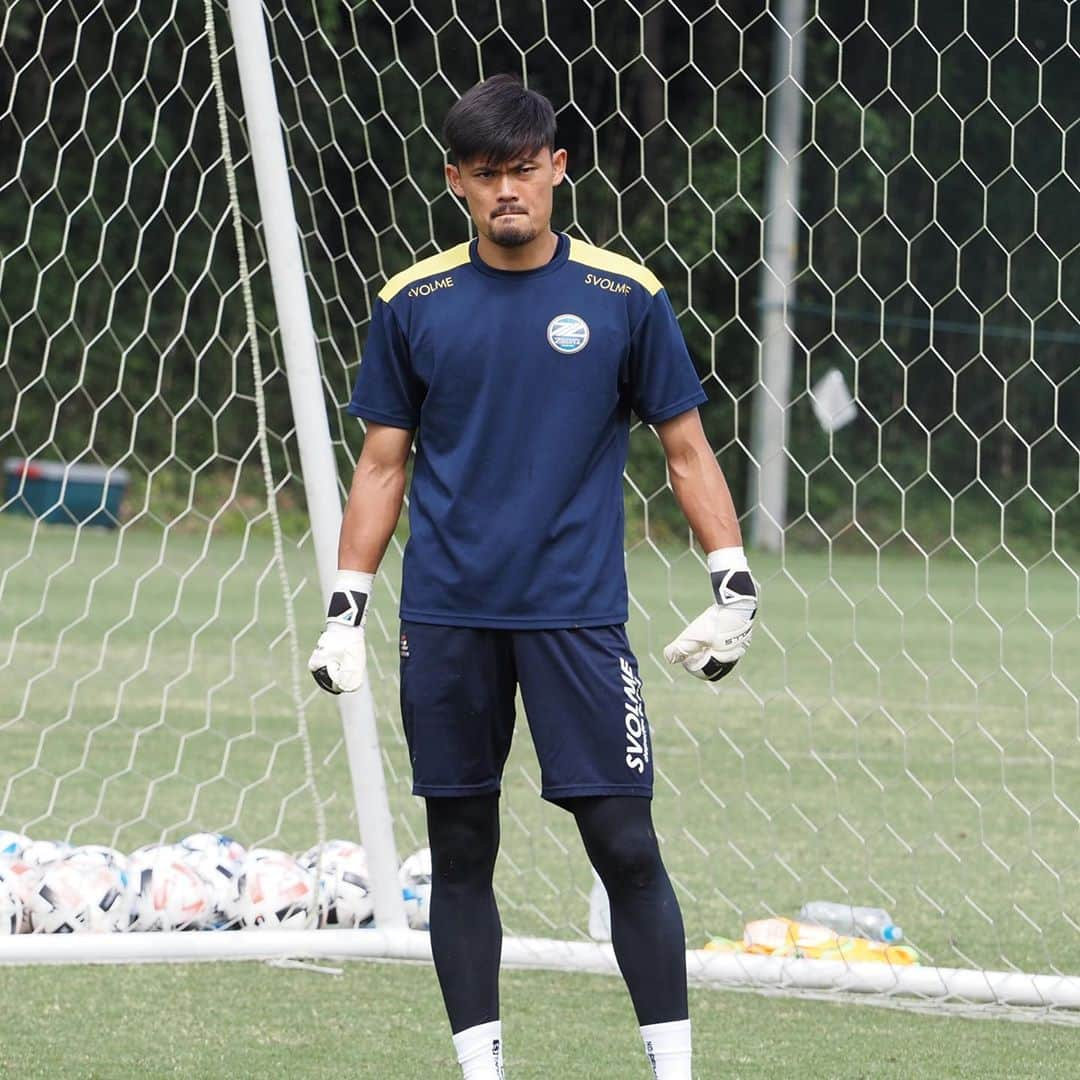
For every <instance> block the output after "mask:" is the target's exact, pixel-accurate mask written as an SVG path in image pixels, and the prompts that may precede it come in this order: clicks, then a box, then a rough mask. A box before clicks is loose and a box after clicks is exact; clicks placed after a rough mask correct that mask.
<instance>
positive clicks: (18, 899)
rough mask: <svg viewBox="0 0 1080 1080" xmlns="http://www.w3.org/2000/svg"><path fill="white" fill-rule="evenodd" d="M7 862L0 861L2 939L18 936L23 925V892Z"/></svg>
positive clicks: (0, 926) (0, 934)
mask: <svg viewBox="0 0 1080 1080" xmlns="http://www.w3.org/2000/svg"><path fill="white" fill-rule="evenodd" d="M10 865H11V864H10V863H9V862H8V861H7V860H0V937H5V936H6V935H8V934H18V933H21V931H22V925H23V902H22V890H21V886H20V883H19V881H18V880H17V878H16V876H15V873H14V872H13V871H12V870H11V868H10Z"/></svg>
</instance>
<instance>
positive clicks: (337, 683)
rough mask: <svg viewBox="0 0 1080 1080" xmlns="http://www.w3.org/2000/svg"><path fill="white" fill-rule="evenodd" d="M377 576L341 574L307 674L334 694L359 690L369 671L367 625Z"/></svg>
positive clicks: (351, 573)
mask: <svg viewBox="0 0 1080 1080" xmlns="http://www.w3.org/2000/svg"><path fill="white" fill-rule="evenodd" d="M374 580H375V575H374V574H364V573H361V572H360V571H359V570H339V571H338V575H337V578H336V579H335V581H334V593H333V595H332V596H331V597H330V606H329V608H328V609H327V612H326V629H325V630H324V631H323V632H322V633H321V634H320V635H319V640H318V642H317V643H316V645H315V651H314V652H313V653H312V654H311V658H310V659H309V660H308V670H309V671H310V672H311V674H312V676H313V677H314V679H315V681H316V682H317V683H318V684H319V686H321V687H322V689H323V690H326V691H327V692H328V693H331V694H350V693H352V692H353V691H354V690H359V689H360V687H361V686H362V685H363V682H364V674H365V672H366V670H367V652H366V650H365V648H364V625H365V624H366V623H367V613H368V601H369V599H370V598H371V585H372V582H374Z"/></svg>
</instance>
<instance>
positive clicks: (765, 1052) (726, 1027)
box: [0, 964, 1080, 1080]
mask: <svg viewBox="0 0 1080 1080" xmlns="http://www.w3.org/2000/svg"><path fill="white" fill-rule="evenodd" d="M502 986H503V993H502V1006H503V1015H504V1017H505V1019H504V1021H503V1035H504V1039H505V1043H506V1054H507V1065H508V1076H509V1077H510V1078H511V1080H553V1078H556V1077H558V1078H567V1080H570V1078H573V1080H645V1078H646V1077H647V1076H648V1075H649V1072H650V1070H649V1068H648V1065H647V1064H646V1062H645V1058H644V1055H643V1054H642V1051H641V1041H640V1037H639V1035H638V1032H637V1029H636V1027H635V1026H634V1023H633V1020H632V1018H631V1017H632V1014H631V1011H630V1008H629V1004H628V1001H627V999H626V994H625V991H624V990H623V989H622V986H621V984H620V983H618V982H617V981H616V980H614V979H605V978H602V977H599V976H576V977H569V978H568V977H566V976H559V975H554V974H547V973H543V972H530V973H523V972H508V973H506V974H505V975H504V977H503V984H502ZM0 994H2V996H3V1000H4V1002H5V1010H4V1011H5V1016H4V1023H3V1028H2V1032H3V1034H2V1035H0V1076H11V1077H19V1078H23V1077H45V1076H48V1077H54V1076H70V1077H80V1078H83V1077H93V1078H95V1080H113V1078H120V1077H130V1076H139V1077H155V1078H156V1077H166V1076H168V1077H216V1078H223V1080H225V1078H227V1080H241V1078H244V1077H252V1076H288V1077H290V1078H292V1077H296V1078H314V1077H322V1078H329V1077H350V1078H353V1077H355V1078H357V1080H360V1078H363V1080H454V1078H455V1077H460V1071H459V1070H458V1068H457V1066H456V1065H454V1062H453V1054H452V1049H451V1046H450V1040H449V1037H448V1029H447V1027H446V1021H445V1019H444V1018H443V1016H442V1012H441V1009H442V1005H441V1002H440V1001H439V999H438V991H437V990H436V988H435V980H434V976H433V975H432V974H431V972H430V971H429V970H428V969H427V968H424V967H413V966H406V965H386V964H349V965H346V967H345V970H344V974H343V975H342V976H340V977H336V978H330V977H328V976H325V975H318V974H313V973H310V972H303V971H285V970H279V969H275V968H270V967H266V966H256V965H250V964H234V965H209V966H206V965H197V966H194V965H193V966H184V967H168V966H158V965H153V966H151V967H139V968H131V969H108V968H74V969H70V970H66V971H65V972H64V973H63V975H62V976H59V975H58V973H57V972H56V971H55V970H53V969H40V968H38V969H30V970H26V969H21V970H9V969H8V970H5V969H0ZM691 1011H692V1014H693V1023H694V1030H695V1036H694V1038H695V1062H696V1064H695V1071H694V1072H695V1076H696V1077H698V1078H699V1080H720V1078H724V1080H738V1078H742V1077H746V1078H760V1077H770V1078H776V1080H786V1078H788V1077H791V1076H795V1075H797V1076H804V1077H814V1078H819V1077H820V1078H829V1080H856V1078H859V1080H862V1078H869V1077H874V1078H878V1077H896V1078H905V1080H908V1078H912V1077H933V1078H935V1080H937V1078H941V1077H949V1078H965V1080H967V1078H975V1080H986V1078H995V1077H998V1078H1006V1077H1007V1078H1010V1080H1014V1078H1016V1077H1027V1076H1032V1077H1034V1076H1038V1077H1046V1078H1048V1080H1053V1078H1061V1080H1065V1078H1069V1077H1073V1076H1075V1075H1076V1073H1077V1070H1078V1069H1080V1051H1078V1050H1077V1046H1076V1033H1075V1031H1071V1030H1068V1029H1064V1028H1056V1027H1048V1026H1045V1025H1035V1024H1008V1023H991V1022H986V1023H982V1022H978V1021H971V1020H961V1019H954V1018H941V1017H928V1016H915V1015H910V1014H905V1013H899V1012H896V1011H895V1010H891V1009H873V1008H868V1007H852V1006H846V1005H843V1004H832V1003H826V1002H819V1001H791V1000H787V999H783V998H766V997H761V996H758V995H756V994H746V993H735V992H728V993H717V992H712V991H698V992H695V993H693V994H692V995H691Z"/></svg>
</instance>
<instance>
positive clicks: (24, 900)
mask: <svg viewBox="0 0 1080 1080" xmlns="http://www.w3.org/2000/svg"><path fill="white" fill-rule="evenodd" d="M0 877H3V878H6V879H7V883H8V886H9V887H10V889H11V891H12V892H13V893H14V894H15V895H16V896H17V897H18V899H19V903H20V904H21V905H22V926H21V927H20V929H19V933H21V934H29V933H30V897H31V895H32V894H33V892H34V890H35V889H36V888H37V883H38V879H39V878H40V877H41V869H40V868H39V867H37V866H31V865H30V864H29V863H27V862H23V861H22V859H5V858H2V857H0Z"/></svg>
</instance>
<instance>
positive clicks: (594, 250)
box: [569, 240, 663, 296]
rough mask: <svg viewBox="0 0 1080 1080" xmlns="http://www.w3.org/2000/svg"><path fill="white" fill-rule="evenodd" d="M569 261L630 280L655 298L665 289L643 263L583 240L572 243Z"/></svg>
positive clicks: (572, 241)
mask: <svg viewBox="0 0 1080 1080" xmlns="http://www.w3.org/2000/svg"><path fill="white" fill-rule="evenodd" d="M569 259H570V261H571V262H576V263H584V264H585V266H591V267H592V268H593V269H594V270H606V271H607V272H608V273H609V274H618V275H619V276H620V277H627V278H630V280H631V281H636V282H637V283H638V284H639V285H641V286H642V287H643V288H645V289H647V290H648V292H649V293H650V294H651V295H653V296H655V295H656V294H657V293H658V292H659V291H660V290H661V289H662V288H663V285H661V284H660V279H659V278H658V277H657V276H656V275H655V274H654V273H653V272H652V271H651V270H649V269H648V268H647V267H644V266H642V265H641V263H636V262H634V260H633V259H628V258H627V257H626V256H625V255H616V254H615V252H614V251H605V250H604V249H603V248H598V247H593V246H592V244H586V243H585V242H584V241H583V240H571V241H570V255H569Z"/></svg>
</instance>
